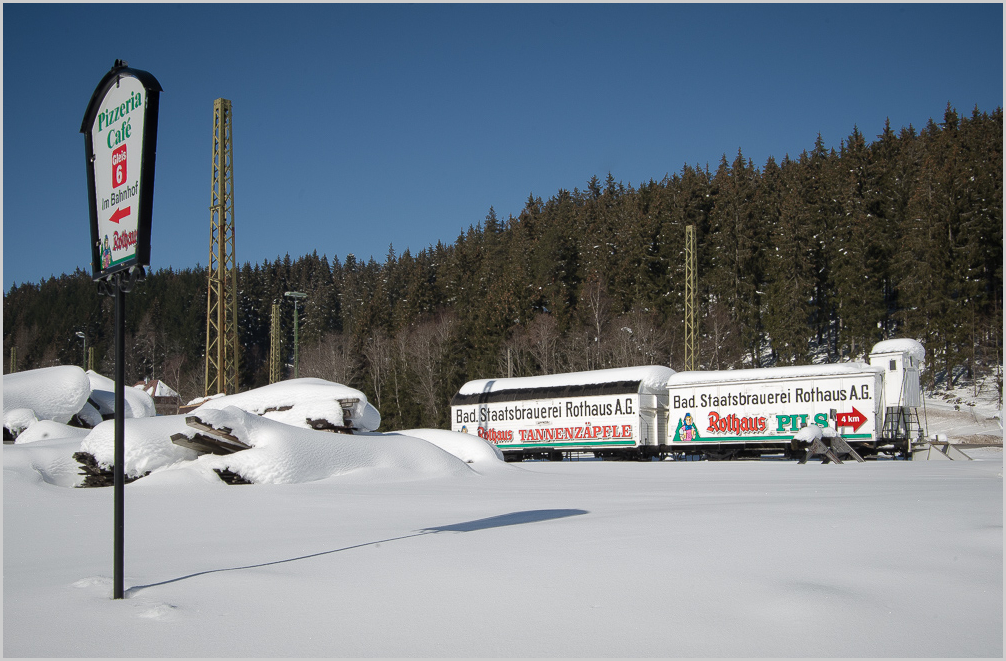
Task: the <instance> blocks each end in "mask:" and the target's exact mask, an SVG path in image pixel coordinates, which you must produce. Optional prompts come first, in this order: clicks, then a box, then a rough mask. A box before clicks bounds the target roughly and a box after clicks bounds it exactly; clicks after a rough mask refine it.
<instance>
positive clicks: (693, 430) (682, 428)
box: [674, 413, 699, 443]
mask: <svg viewBox="0 0 1006 661" xmlns="http://www.w3.org/2000/svg"><path fill="white" fill-rule="evenodd" d="M698 438H699V430H698V427H696V426H695V421H694V420H692V414H691V413H686V414H685V417H684V418H681V419H679V420H678V429H677V431H675V433H674V441H675V442H677V443H691V442H692V441H697V440H698Z"/></svg>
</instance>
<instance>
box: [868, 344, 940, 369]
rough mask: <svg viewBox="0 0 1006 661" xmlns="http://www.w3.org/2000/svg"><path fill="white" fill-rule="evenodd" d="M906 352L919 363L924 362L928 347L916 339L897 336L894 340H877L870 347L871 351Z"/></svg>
mask: <svg viewBox="0 0 1006 661" xmlns="http://www.w3.org/2000/svg"><path fill="white" fill-rule="evenodd" d="M899 351H900V352H906V353H908V354H909V355H910V356H912V357H913V358H915V362H916V363H918V364H920V365H921V364H922V363H923V362H925V359H926V348H925V347H924V346H922V344H921V343H919V342H916V341H915V340H910V339H908V338H897V339H894V340H884V341H882V342H877V343H876V344H874V345H873V348H872V349H870V353H871V354H874V353H894V352H899Z"/></svg>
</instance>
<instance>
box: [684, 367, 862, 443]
mask: <svg viewBox="0 0 1006 661" xmlns="http://www.w3.org/2000/svg"><path fill="white" fill-rule="evenodd" d="M728 378H729V377H728ZM881 387H882V382H881V377H880V376H879V374H878V373H877V372H874V371H864V372H863V373H862V374H850V373H844V374H836V375H834V376H817V377H811V378H775V379H773V378H766V379H763V380H743V379H737V380H732V381H727V380H724V381H720V382H709V383H701V384H698V383H696V384H682V385H674V386H672V387H670V388H669V391H668V395H669V401H668V405H669V407H668V411H669V416H670V419H669V420H668V422H669V424H668V427H667V431H668V435H669V438H668V442H669V443H670V444H675V443H724V442H737V441H744V442H780V441H783V442H785V441H789V440H791V439H792V438H793V436H794V435H796V434H797V433H798V432H799V431H800V430H801V429H802V428H803V427H806V426H807V425H818V426H819V427H834V428H835V429H836V430H837V431H839V432H840V433H842V435H843V437H844V438H846V439H853V440H867V439H872V438H874V437H875V435H876V433H877V432H878V431H879V429H878V428H877V422H878V417H879V405H880V404H879V399H878V398H879V396H880V388H881ZM832 410H834V411H835V412H836V419H835V420H832V419H831V415H830V413H831V411H832ZM864 411H865V413H864Z"/></svg>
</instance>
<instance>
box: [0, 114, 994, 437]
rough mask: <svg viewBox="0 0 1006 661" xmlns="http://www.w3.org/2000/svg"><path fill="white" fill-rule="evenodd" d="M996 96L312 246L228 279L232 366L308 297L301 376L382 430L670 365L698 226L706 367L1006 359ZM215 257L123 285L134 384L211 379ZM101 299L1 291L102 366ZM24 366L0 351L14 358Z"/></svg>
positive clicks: (954, 375)
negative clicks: (335, 249) (335, 248)
mask: <svg viewBox="0 0 1006 661" xmlns="http://www.w3.org/2000/svg"><path fill="white" fill-rule="evenodd" d="M1002 129H1003V121H1002V109H1001V108H997V109H996V110H995V111H994V112H991V113H987V112H979V110H978V109H977V108H975V109H974V110H973V111H972V113H971V114H970V116H960V115H958V113H957V111H956V110H955V109H954V108H952V107H951V106H950V105H949V104H948V106H947V108H946V111H945V112H944V115H943V121H942V122H939V123H937V122H934V121H933V120H930V121H929V122H928V124H927V125H926V126H925V127H924V128H923V129H921V130H916V129H915V128H914V127H911V126H909V127H907V128H902V129H901V130H900V131H898V132H895V131H894V130H892V129H891V127H890V125H889V122H888V123H887V124H886V125H885V127H884V130H883V132H882V133H881V134H880V135H879V136H876V139H875V140H873V141H872V142H867V140H866V138H865V137H864V136H863V135H862V133H861V132H860V131H859V130H858V128H855V127H854V128H853V130H852V133H851V134H850V135H849V136H848V137H847V138H846V139H844V140H842V141H841V143H840V145H839V146H838V148H837V149H836V148H827V147H826V146H825V145H824V142H823V140H822V139H821V137H820V136H819V137H818V139H817V140H816V142H815V144H814V146H813V148H812V149H810V151H804V152H802V153H801V154H799V155H798V156H796V157H795V158H791V157H790V156H789V155H787V156H786V157H784V158H783V159H781V160H779V161H777V160H776V159H775V158H769V159H768V160H767V162H766V163H765V164H764V166H762V167H757V166H755V165H754V164H753V163H752V162H751V160H750V159H747V158H745V157H744V156H743V154H742V152H741V151H740V150H738V152H737V154H736V156H735V157H734V158H733V159H728V158H727V157H726V156H725V155H724V156H723V158H721V160H720V162H719V164H718V165H717V167H716V168H715V169H711V168H710V167H709V166H706V167H705V168H700V167H697V166H695V167H693V166H690V165H685V166H684V167H682V169H681V171H680V172H677V173H675V174H673V175H669V176H665V177H664V178H663V179H662V180H660V181H655V180H652V179H651V180H650V181H649V182H646V183H642V184H639V185H638V186H635V187H634V186H632V185H626V184H623V183H622V182H616V181H615V179H614V177H613V176H612V175H611V174H610V173H609V174H608V175H607V177H606V179H605V180H603V181H602V180H600V179H599V178H597V177H596V176H594V177H591V178H590V179H589V180H588V181H587V183H586V186H585V188H584V189H583V190H579V189H578V188H574V189H573V190H572V191H569V190H564V189H561V190H559V191H558V192H557V193H556V194H555V195H553V196H552V197H550V198H549V199H547V200H544V201H543V200H542V198H540V197H536V196H534V195H533V194H532V195H530V196H529V197H528V199H527V201H526V203H525V205H524V208H523V209H522V210H521V211H520V213H519V214H517V215H516V216H513V215H510V216H509V217H507V218H506V219H501V218H499V217H497V215H496V212H495V211H494V210H493V209H492V208H490V209H489V212H488V214H487V215H486V217H485V218H484V219H483V220H482V221H480V222H478V223H476V224H473V225H470V226H469V227H468V228H467V230H465V231H462V232H461V233H460V234H459V235H458V237H457V239H456V240H455V241H454V243H452V244H450V245H447V244H445V243H444V242H438V243H437V244H436V245H431V246H429V247H428V248H426V249H423V250H420V251H418V252H417V253H415V254H412V253H411V252H410V251H408V250H406V251H404V252H402V253H401V254H398V253H397V252H396V251H395V250H394V248H393V247H389V250H388V253H387V255H386V256H385V257H384V259H383V261H381V262H378V261H376V260H375V259H374V258H373V257H371V258H370V259H369V260H367V261H363V260H358V259H357V258H356V257H355V256H354V255H352V254H349V255H346V257H345V259H344V260H342V261H340V260H339V259H338V257H334V258H333V259H331V260H329V259H328V257H327V256H326V255H324V254H322V255H321V256H319V255H318V253H317V251H315V252H314V253H312V254H311V255H306V256H303V257H299V258H297V259H291V258H290V256H289V255H286V256H284V257H281V258H277V259H276V260H275V261H272V262H270V261H268V260H266V261H264V262H263V263H262V264H256V265H251V264H249V263H247V262H246V263H244V264H243V266H242V267H241V268H240V270H239V273H238V289H239V290H240V294H239V299H238V301H239V311H238V316H239V343H240V346H241V356H240V361H239V364H240V383H241V387H242V388H243V389H246V388H253V387H258V386H261V385H265V384H266V383H267V382H268V376H269V367H268V358H269V347H270V338H269V329H270V320H271V319H270V317H271V308H272V303H273V301H282V310H283V314H282V320H281V327H282V336H283V339H282V341H283V352H284V360H285V364H286V377H287V378H289V376H290V375H291V373H292V354H293V338H292V334H293V331H292V326H293V321H292V309H291V306H292V303H291V302H290V301H289V299H283V292H284V291H290V290H297V291H302V292H305V293H306V294H307V298H306V299H304V300H303V301H302V303H301V308H300V321H301V323H300V375H301V376H316V377H321V378H325V379H330V380H333V381H337V382H339V383H344V384H347V385H350V386H353V387H356V388H359V389H361V390H363V391H364V392H365V393H366V394H367V396H368V398H370V400H371V401H372V402H373V403H374V404H375V406H377V407H378V409H379V410H380V411H381V414H382V418H383V420H384V423H383V424H382V428H384V429H395V428H408V427H417V426H439V427H445V426H447V425H448V424H449V421H448V416H449V406H448V404H449V401H450V398H451V396H452V395H453V394H454V393H455V392H456V391H457V389H458V387H460V385H461V384H462V383H464V382H465V381H468V380H470V379H475V378H490V377H502V376H507V375H512V376H524V375H533V374H543V373H557V372H564V371H574V370H588V369H600V368H606V367H619V366H629V365H641V364H669V365H670V366H671V367H673V368H677V369H680V367H681V365H682V363H683V356H684V331H683V317H684V307H685V304H684V275H685V248H684V234H685V227H686V226H687V225H694V226H695V228H696V233H697V244H698V250H697V253H698V254H697V261H698V291H699V296H698V298H699V301H698V309H699V328H700V347H699V363H700V366H701V368H702V369H730V368H743V367H763V366H770V365H792V364H803V363H808V362H811V361H829V362H833V361H842V360H854V359H861V358H863V357H864V355H865V353H866V352H868V351H869V349H870V347H871V346H872V345H873V344H874V343H875V342H877V341H879V340H882V339H887V338H890V337H912V338H916V339H918V340H920V341H921V342H923V344H924V345H925V346H926V350H927V363H928V365H929V369H928V370H927V372H926V374H925V377H924V378H925V379H926V383H927V385H928V387H930V388H932V387H946V386H948V385H950V384H951V383H954V382H956V381H957V380H958V379H960V378H961V377H962V376H963V377H973V376H975V375H984V374H987V373H989V372H990V371H993V370H994V371H996V373H997V374H998V376H999V379H1000V392H1001V369H1000V368H999V366H1001V365H1002V329H1003V317H1002V301H1003V288H1002V266H1003V253H1002V248H1003V237H1002V230H1003V214H1002V211H1003V203H1002V199H1003V198H1002V188H1003V186H1002V183H1003V176H1002V166H1003V153H1002V146H1003V132H1002ZM206 279H207V270H206V269H205V268H201V267H197V268H194V269H183V270H174V269H171V268H168V269H161V270H159V271H156V272H154V273H152V274H150V275H149V276H148V277H147V280H146V281H145V282H144V283H142V284H141V285H140V286H138V287H137V288H136V289H135V290H134V291H133V293H131V294H130V299H129V306H128V307H127V365H126V370H127V380H131V381H132V380H136V381H138V380H142V379H143V378H162V379H163V380H165V381H166V382H167V383H168V384H169V385H171V386H172V387H174V388H176V389H177V390H179V392H181V394H182V396H183V398H184V399H186V400H188V399H190V398H194V397H197V396H201V395H202V394H203V353H204V350H205V347H204V343H205V327H206V289H207V280H206ZM112 318H113V314H112V300H111V299H110V298H105V297H100V296H98V293H97V289H96V287H95V285H94V283H93V282H92V281H91V279H90V276H89V274H87V273H85V272H83V271H80V270H78V271H77V272H76V273H73V274H69V275H64V276H60V277H56V278H50V279H49V280H46V281H44V282H41V283H38V284H21V285H15V286H14V287H12V288H11V290H10V291H9V292H7V293H5V295H4V352H5V357H10V356H11V353H12V351H15V352H16V355H17V368H18V369H30V368H33V367H41V366H47V365H53V364H61V363H76V364H81V362H82V359H83V346H82V343H81V340H80V338H78V337H76V336H75V333H76V332H77V331H78V330H79V331H82V332H84V333H85V334H86V336H87V342H88V344H89V345H90V346H92V347H93V348H94V349H95V368H96V369H98V371H100V372H102V373H104V374H111V373H112V365H113V361H114V355H113V354H114V351H113V348H112V341H113V338H114V332H113V328H112ZM10 367H11V365H10V362H9V360H5V361H4V371H5V373H6V372H7V371H9V369H10Z"/></svg>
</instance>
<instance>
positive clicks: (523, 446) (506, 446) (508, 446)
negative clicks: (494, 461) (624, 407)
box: [496, 440, 636, 450]
mask: <svg viewBox="0 0 1006 661" xmlns="http://www.w3.org/2000/svg"><path fill="white" fill-rule="evenodd" d="M635 445H636V442H635V441H633V440H626V441H587V442H583V443H576V442H573V443H499V444H497V445H496V447H498V448H499V449H500V450H527V449H530V448H583V447H592V448H594V447H633V446H635Z"/></svg>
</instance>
